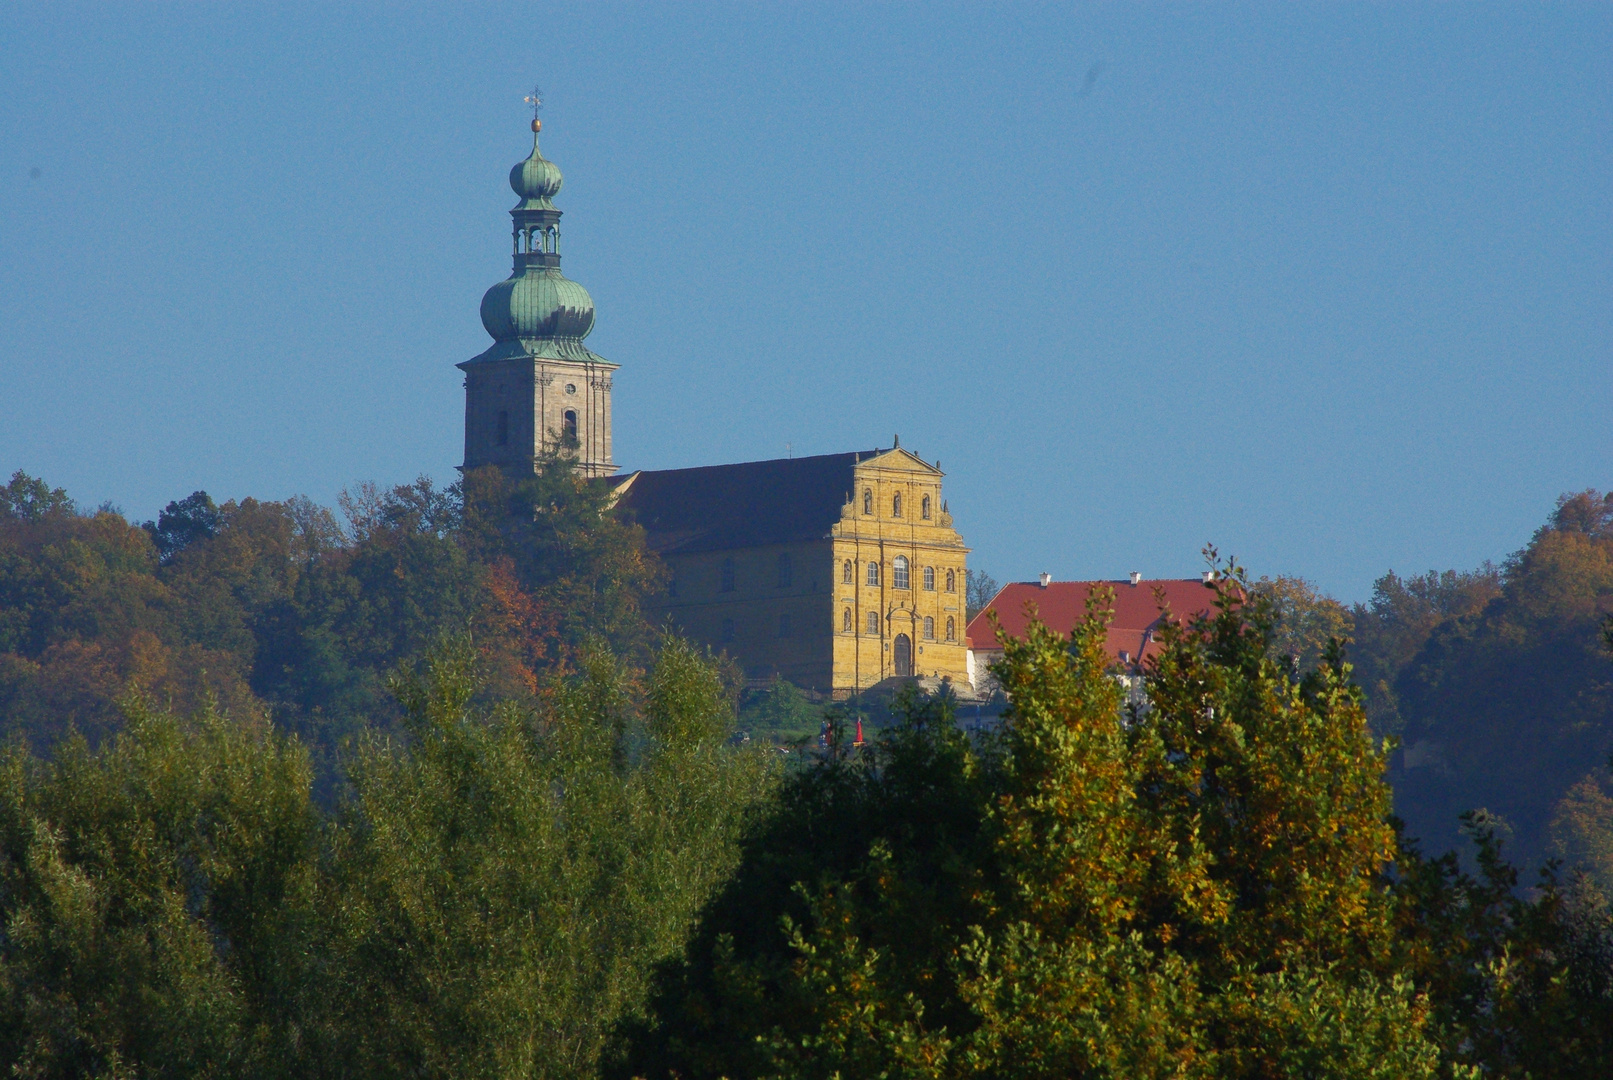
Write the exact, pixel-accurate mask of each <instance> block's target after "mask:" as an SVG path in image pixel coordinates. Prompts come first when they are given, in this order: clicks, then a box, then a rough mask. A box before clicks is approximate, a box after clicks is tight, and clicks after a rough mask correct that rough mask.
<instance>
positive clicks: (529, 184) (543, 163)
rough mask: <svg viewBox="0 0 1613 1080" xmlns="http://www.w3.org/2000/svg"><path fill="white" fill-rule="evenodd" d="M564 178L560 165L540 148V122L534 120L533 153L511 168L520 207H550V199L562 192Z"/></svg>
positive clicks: (512, 186) (511, 180)
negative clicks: (545, 155)
mask: <svg viewBox="0 0 1613 1080" xmlns="http://www.w3.org/2000/svg"><path fill="white" fill-rule="evenodd" d="M562 182H563V178H562V177H561V175H560V166H558V165H556V164H555V163H554V162H552V161H550V160H549V159H548V158H546V157H544V156H543V152H542V151H541V150H539V149H538V123H537V121H533V127H532V154H531V156H529V157H528V158H527V159H526V160H525V161H520V162H517V163H516V164H515V167H514V168H512V169H511V170H510V188H511V190H513V191H514V192H515V193H516V194H517V195H519V196H520V197H521V206H520V207H518V209H534V210H535V209H550V208H551V207H552V204H551V203H550V202H549V200H550V199H552V198H554V197H555V196H556V195H558V194H560V185H561V183H562Z"/></svg>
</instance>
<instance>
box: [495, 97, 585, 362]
mask: <svg viewBox="0 0 1613 1080" xmlns="http://www.w3.org/2000/svg"><path fill="white" fill-rule="evenodd" d="M539 127H540V125H539V124H538V122H537V121H535V120H534V121H533V123H532V153H531V155H530V156H529V157H527V159H526V160H525V161H521V162H519V163H517V164H516V166H515V167H514V168H513V169H511V170H510V187H511V188H512V189H513V190H514V191H515V193H516V195H518V196H520V199H521V201H520V202H519V203H518V204H516V206H515V208H514V209H513V210H511V211H510V217H511V218H512V219H513V222H514V239H515V267H514V269H513V270H512V271H511V273H510V276H509V277H508V278H506V279H504V280H503V281H501V282H499V283H498V284H497V285H494V286H493V287H492V288H491V289H488V290H487V292H486V293H485V294H484V295H483V296H482V325H483V326H484V327H486V328H487V332H488V334H489V335H491V336H492V338H493V342H494V344H493V346H492V347H491V348H490V349H488V350H487V351H486V352H484V353H482V354H481V355H480V356H478V357H477V358H476V360H475V361H471V362H472V363H475V362H476V361H482V360H499V359H507V358H510V357H515V356H529V357H532V358H534V359H552V360H577V361H584V362H588V363H607V362H608V361H605V360H603V359H602V358H601V357H599V356H596V355H594V354H593V353H592V352H590V351H589V350H588V349H587V348H586V347H585V346H584V345H583V343H582V340H583V338H585V337H587V336H588V334H589V332H590V331H592V330H593V328H594V301H593V298H592V297H590V296H589V295H588V290H587V289H585V288H583V287H582V286H581V285H579V284H577V283H576V282H575V281H572V280H571V279H570V278H568V277H566V276H565V275H564V274H562V273H561V272H560V217H561V214H560V211H559V210H558V209H556V208H555V205H554V203H552V202H550V201H549V200H550V197H551V196H553V195H554V194H555V193H556V192H558V191H559V190H560V182H561V177H560V169H559V167H558V166H556V165H555V164H554V162H552V161H550V160H548V159H547V158H545V157H544V156H543V154H542V153H541V152H540V151H539V149H538V130H539Z"/></svg>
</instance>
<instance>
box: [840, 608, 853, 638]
mask: <svg viewBox="0 0 1613 1080" xmlns="http://www.w3.org/2000/svg"><path fill="white" fill-rule="evenodd" d="M840 632H841V633H842V634H849V633H851V609H850V608H847V609H846V610H845V611H844V612H843V613H842V614H841V616H840Z"/></svg>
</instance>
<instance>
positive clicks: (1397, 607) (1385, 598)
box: [1350, 563, 1501, 736]
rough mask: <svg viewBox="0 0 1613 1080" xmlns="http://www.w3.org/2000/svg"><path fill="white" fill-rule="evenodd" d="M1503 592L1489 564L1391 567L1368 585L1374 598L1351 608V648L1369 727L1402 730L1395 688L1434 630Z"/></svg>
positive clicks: (1468, 615) (1386, 732)
mask: <svg viewBox="0 0 1613 1080" xmlns="http://www.w3.org/2000/svg"><path fill="white" fill-rule="evenodd" d="M1500 591H1501V572H1500V571H1499V570H1498V569H1496V567H1494V566H1492V565H1491V564H1489V563H1485V564H1484V565H1483V566H1481V567H1479V569H1477V570H1474V571H1472V572H1470V573H1459V572H1457V571H1455V570H1446V571H1444V572H1439V571H1434V570H1430V571H1429V572H1428V573H1426V574H1417V575H1412V576H1410V577H1401V576H1400V575H1399V574H1396V573H1395V572H1394V571H1390V572H1389V573H1387V574H1385V575H1384V576H1383V577H1381V578H1379V579H1378V580H1377V581H1375V582H1374V583H1373V585H1372V599H1371V600H1370V601H1368V602H1367V603H1365V604H1356V605H1355V606H1354V608H1353V609H1352V611H1351V621H1352V623H1353V624H1354V636H1355V644H1354V647H1353V648H1352V649H1351V650H1350V656H1351V659H1352V660H1353V661H1354V663H1355V674H1356V681H1357V682H1358V683H1359V684H1360V686H1361V689H1362V692H1363V695H1364V697H1363V705H1364V706H1365V708H1366V710H1367V719H1369V720H1371V721H1372V727H1373V730H1374V731H1376V732H1378V733H1379V734H1380V735H1395V736H1399V735H1400V734H1401V733H1402V732H1403V731H1404V729H1405V720H1404V718H1403V717H1402V716H1401V714H1400V697H1399V694H1398V693H1397V691H1396V689H1395V687H1396V684H1397V682H1398V681H1399V678H1400V673H1401V672H1402V671H1403V670H1405V669H1406V667H1407V666H1408V665H1410V664H1411V662H1412V661H1413V660H1415V659H1416V657H1417V654H1418V652H1419V651H1421V649H1422V647H1423V646H1424V645H1425V644H1426V643H1427V642H1428V639H1429V638H1430V637H1431V636H1432V635H1433V633H1434V631H1435V630H1436V629H1437V628H1439V627H1440V626H1441V625H1442V624H1444V623H1447V622H1451V621H1454V620H1470V619H1471V618H1472V617H1473V616H1475V615H1477V614H1478V613H1479V612H1480V611H1482V610H1483V609H1484V606H1485V605H1486V604H1488V603H1489V602H1490V601H1491V600H1492V599H1494V598H1495V597H1496V595H1497V594H1499V593H1500Z"/></svg>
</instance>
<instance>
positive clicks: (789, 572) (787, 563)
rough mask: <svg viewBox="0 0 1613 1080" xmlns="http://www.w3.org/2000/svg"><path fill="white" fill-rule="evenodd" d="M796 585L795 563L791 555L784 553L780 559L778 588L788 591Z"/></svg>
mask: <svg viewBox="0 0 1613 1080" xmlns="http://www.w3.org/2000/svg"><path fill="white" fill-rule="evenodd" d="M794 584H795V563H794V562H793V561H792V560H791V559H790V553H789V552H788V551H783V552H780V553H779V557H778V587H779V588H781V589H788V588H789V587H790V586H791V585H794Z"/></svg>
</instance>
